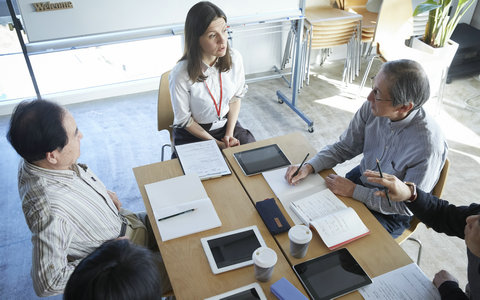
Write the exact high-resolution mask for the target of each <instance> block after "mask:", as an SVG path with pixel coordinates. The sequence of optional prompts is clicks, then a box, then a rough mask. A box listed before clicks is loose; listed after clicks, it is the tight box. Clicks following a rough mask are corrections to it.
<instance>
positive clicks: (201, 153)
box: [175, 140, 232, 180]
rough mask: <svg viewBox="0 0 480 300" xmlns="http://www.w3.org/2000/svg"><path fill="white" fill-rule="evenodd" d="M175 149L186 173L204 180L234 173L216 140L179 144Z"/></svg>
mask: <svg viewBox="0 0 480 300" xmlns="http://www.w3.org/2000/svg"><path fill="white" fill-rule="evenodd" d="M175 151H176V152H177V155H178V159H179V160H180V164H181V165H182V168H183V172H184V173H185V175H187V174H197V175H198V177H200V179H201V180H204V179H210V178H215V177H220V176H223V175H230V174H232V172H231V171H230V169H229V168H228V165H227V162H226V161H225V158H223V155H222V153H221V152H220V149H219V148H218V146H217V143H216V142H215V140H208V141H202V142H196V143H189V144H184V145H178V146H175Z"/></svg>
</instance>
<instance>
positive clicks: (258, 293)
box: [205, 282, 267, 300]
mask: <svg viewBox="0 0 480 300" xmlns="http://www.w3.org/2000/svg"><path fill="white" fill-rule="evenodd" d="M227 299H228V300H267V297H265V294H264V293H263V290H262V287H261V286H260V285H259V284H258V283H257V282H254V283H251V284H249V285H246V286H242V287H240V288H238V289H234V290H231V291H228V292H225V293H223V294H220V295H216V296H213V297H210V298H207V299H205V300H227Z"/></svg>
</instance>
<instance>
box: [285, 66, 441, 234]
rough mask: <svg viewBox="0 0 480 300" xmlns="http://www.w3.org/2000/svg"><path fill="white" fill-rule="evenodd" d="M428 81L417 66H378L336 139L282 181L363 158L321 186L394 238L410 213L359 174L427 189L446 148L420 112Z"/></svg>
mask: <svg viewBox="0 0 480 300" xmlns="http://www.w3.org/2000/svg"><path fill="white" fill-rule="evenodd" d="M429 98H430V83H429V81H428V77H427V74H426V73H425V71H424V69H423V68H422V66H421V65H420V64H419V63H418V62H415V61H413V60H408V59H400V60H395V61H389V62H386V63H384V64H383V65H382V67H381V68H380V71H379V72H378V74H377V75H376V76H375V77H374V78H373V80H372V90H371V92H370V94H369V95H368V97H367V101H365V102H364V103H363V105H362V106H361V107H360V109H359V110H358V111H357V112H356V113H355V115H354V116H353V119H352V120H351V121H350V124H349V126H348V128H347V129H346V130H345V132H344V133H343V134H342V135H341V136H340V138H339V141H337V142H336V143H334V144H331V145H328V146H325V147H324V148H323V149H322V150H320V152H318V153H317V155H315V157H313V158H312V159H311V160H310V161H308V162H307V163H306V164H304V165H303V167H302V168H301V169H300V171H299V172H298V175H296V176H292V175H293V174H295V171H296V170H297V167H296V166H290V167H289V168H288V170H287V172H286V174H285V179H286V180H287V181H288V182H289V183H290V184H295V183H297V182H298V181H299V180H301V179H303V178H305V177H306V176H308V175H309V174H310V173H318V172H319V171H321V170H324V169H330V168H333V167H334V166H336V165H337V164H340V163H343V162H345V161H347V160H350V159H352V158H354V157H356V156H357V155H360V154H363V157H362V160H361V161H360V164H359V165H358V166H356V167H355V168H353V169H352V170H351V171H350V172H348V173H347V174H346V175H345V177H342V176H338V175H335V174H330V175H328V177H326V178H325V182H326V184H327V187H328V188H329V189H330V190H331V191H332V192H333V193H335V194H337V195H341V196H346V197H352V198H353V199H355V200H358V201H361V202H363V203H364V204H365V205H366V206H367V207H368V209H369V210H370V211H371V212H372V214H373V215H374V216H375V218H377V220H378V221H379V222H380V223H381V224H382V226H383V227H384V228H385V229H386V230H387V231H388V232H389V233H390V235H391V236H392V237H394V238H396V237H398V236H399V235H401V234H402V232H403V231H404V230H405V228H408V227H410V220H411V216H412V213H411V212H410V210H409V209H408V208H407V207H406V206H405V204H404V203H391V202H390V201H389V200H388V198H387V197H379V196H377V195H376V194H375V192H376V191H378V189H379V187H378V186H375V185H372V184H371V183H369V182H367V181H366V179H365V177H363V176H362V173H363V172H364V171H365V170H366V169H372V170H373V169H377V164H376V162H377V160H379V163H378V165H379V168H380V170H382V171H384V172H387V173H390V174H395V175H397V176H398V177H399V178H401V179H402V180H406V181H411V182H415V183H416V184H417V185H418V186H420V187H421V188H422V189H425V190H426V191H431V190H432V189H433V187H434V186H435V183H436V182H437V180H438V177H439V176H440V171H441V170H442V168H443V165H444V163H445V160H446V158H447V152H448V146H447V142H446V140H445V137H444V136H443V133H442V130H441V129H440V126H438V124H437V123H436V122H435V120H434V119H433V118H432V117H431V116H430V115H429V114H428V113H427V112H426V111H425V109H424V108H423V105H424V104H425V103H426V102H427V101H428V99H429Z"/></svg>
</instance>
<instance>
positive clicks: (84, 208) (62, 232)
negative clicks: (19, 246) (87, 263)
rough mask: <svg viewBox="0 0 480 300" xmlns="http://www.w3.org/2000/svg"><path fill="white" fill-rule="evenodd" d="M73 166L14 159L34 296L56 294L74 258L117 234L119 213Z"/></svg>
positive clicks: (91, 177) (88, 175)
mask: <svg viewBox="0 0 480 300" xmlns="http://www.w3.org/2000/svg"><path fill="white" fill-rule="evenodd" d="M83 167H84V168H85V169H84V168H83ZM73 169H74V170H50V169H44V168H40V167H38V166H36V165H33V164H31V163H28V162H26V161H23V160H22V161H21V162H20V166H19V171H18V190H19V194H20V199H22V208H23V213H24V215H25V220H26V221H27V225H28V227H29V228H30V231H31V232H32V244H33V256H32V270H31V275H32V279H33V286H34V289H35V292H36V293H37V295H39V296H51V295H55V294H59V293H62V292H63V290H64V288H65V285H66V284H67V281H68V278H69V277H70V274H71V273H72V272H73V270H74V269H75V267H76V266H77V264H78V263H79V262H80V260H81V259H82V258H84V257H85V256H87V255H88V254H90V253H91V252H92V251H93V250H94V249H96V248H97V247H98V246H100V245H101V244H102V243H103V242H105V241H107V240H110V239H113V238H117V237H118V235H119V233H120V229H121V225H122V221H121V217H120V215H119V211H118V209H117V208H116V207H115V205H114V203H113V201H112V200H111V198H110V197H109V196H108V194H107V189H106V188H105V186H104V185H103V183H102V182H101V181H100V180H99V179H98V178H97V177H96V176H95V174H93V173H92V172H91V171H90V170H89V169H87V168H86V166H83V165H82V166H79V165H74V167H73ZM121 212H122V209H121ZM122 213H123V212H122Z"/></svg>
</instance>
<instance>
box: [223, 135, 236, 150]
mask: <svg viewBox="0 0 480 300" xmlns="http://www.w3.org/2000/svg"><path fill="white" fill-rule="evenodd" d="M222 142H223V143H224V144H225V148H229V147H235V146H239V145H240V141H239V140H238V139H236V138H234V137H233V136H230V135H226V136H224V137H223V138H222Z"/></svg>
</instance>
